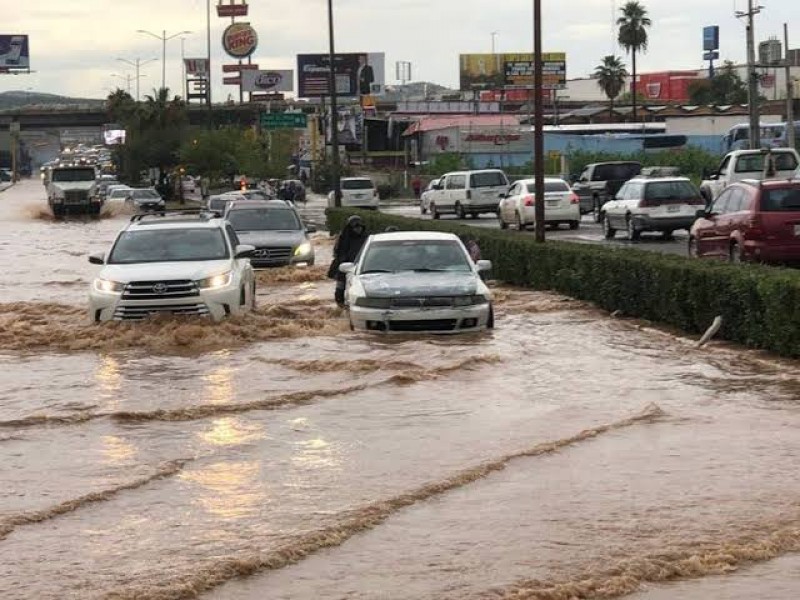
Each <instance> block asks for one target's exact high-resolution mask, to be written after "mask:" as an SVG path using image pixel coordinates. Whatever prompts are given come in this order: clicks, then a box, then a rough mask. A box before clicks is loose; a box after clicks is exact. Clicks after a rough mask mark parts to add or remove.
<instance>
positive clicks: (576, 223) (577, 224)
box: [569, 221, 581, 231]
mask: <svg viewBox="0 0 800 600" xmlns="http://www.w3.org/2000/svg"><path fill="white" fill-rule="evenodd" d="M580 226H581V222H580V221H570V222H569V228H570V229H572V230H573V231H574V230H576V229H577V228H578V227H580Z"/></svg>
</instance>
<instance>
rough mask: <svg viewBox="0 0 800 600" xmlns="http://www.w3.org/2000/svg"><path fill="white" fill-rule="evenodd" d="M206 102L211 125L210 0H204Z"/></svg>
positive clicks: (210, 124)
mask: <svg viewBox="0 0 800 600" xmlns="http://www.w3.org/2000/svg"><path fill="white" fill-rule="evenodd" d="M206 67H207V68H208V72H207V73H206V102H207V103H208V126H209V127H213V122H212V118H211V0H206Z"/></svg>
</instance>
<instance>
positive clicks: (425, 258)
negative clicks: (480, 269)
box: [361, 240, 472, 275]
mask: <svg viewBox="0 0 800 600" xmlns="http://www.w3.org/2000/svg"><path fill="white" fill-rule="evenodd" d="M471 270H472V268H471V266H470V263H469V260H468V258H467V255H466V254H465V253H464V250H463V248H462V247H461V245H460V244H459V243H458V242H456V241H451V240H397V241H395V240H391V241H389V240H387V241H382V242H374V243H372V244H370V245H369V247H368V249H367V252H366V254H365V255H364V260H363V263H362V267H361V274H362V275H363V274H367V273H395V272H397V271H420V272H425V271H453V272H468V271H471Z"/></svg>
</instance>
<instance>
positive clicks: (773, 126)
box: [722, 121, 800, 152]
mask: <svg viewBox="0 0 800 600" xmlns="http://www.w3.org/2000/svg"><path fill="white" fill-rule="evenodd" d="M760 129H761V146H762V147H763V148H786V147H787V146H788V145H789V127H788V123H786V122H783V123H761V124H760ZM794 130H795V132H798V133H800V121H795V122H794ZM722 147H723V150H724V151H725V152H732V151H733V150H749V149H750V124H749V123H739V124H738V125H734V126H733V127H731V128H730V129H729V130H728V133H726V134H725V135H724V136H722Z"/></svg>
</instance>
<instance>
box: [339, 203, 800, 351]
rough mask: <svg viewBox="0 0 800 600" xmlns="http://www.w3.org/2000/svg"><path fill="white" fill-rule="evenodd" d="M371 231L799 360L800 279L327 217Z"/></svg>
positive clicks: (369, 215)
mask: <svg viewBox="0 0 800 600" xmlns="http://www.w3.org/2000/svg"><path fill="white" fill-rule="evenodd" d="M355 213H357V214H359V215H361V216H362V217H363V219H364V222H365V223H366V226H367V229H368V231H371V232H379V231H383V230H384V229H386V227H387V226H388V225H394V226H396V227H398V228H399V229H401V230H427V231H448V232H451V233H455V234H457V235H469V236H471V237H473V238H474V239H475V240H476V241H477V242H478V245H479V246H480V248H481V255H482V256H483V257H484V258H487V259H490V260H491V261H492V263H493V268H494V276H495V277H496V278H497V279H499V280H501V281H505V282H507V283H509V284H512V285H520V286H526V287H530V288H533V289H538V290H555V291H558V292H561V293H564V294H568V295H570V296H573V297H575V298H578V299H581V300H586V301H589V302H592V303H594V304H596V305H597V306H599V307H602V308H604V309H606V310H609V311H614V310H620V311H622V312H623V313H624V314H625V315H628V316H633V317H640V318H644V319H649V320H652V321H657V322H660V323H663V324H666V325H671V326H675V327H678V328H680V329H683V330H684V331H687V332H689V333H701V332H703V331H704V330H705V329H706V328H707V327H708V326H709V325H710V324H711V323H712V321H713V320H714V317H716V316H717V315H721V316H722V319H723V324H722V328H721V329H720V332H719V334H718V335H719V336H720V337H722V338H724V339H727V340H731V341H735V342H739V343H742V344H745V345H748V346H751V347H754V348H763V349H767V350H771V351H774V352H777V353H779V354H783V355H785V356H793V357H797V356H800V273H798V272H796V271H793V270H789V269H781V268H773V267H765V266H761V265H744V266H742V265H729V264H726V263H721V262H715V261H705V260H695V259H689V258H686V257H682V256H674V255H663V254H655V253H651V252H645V251H642V250H635V249H629V248H613V247H603V246H597V245H587V244H575V243H569V242H557V241H549V242H547V243H546V244H537V243H536V242H534V240H533V238H532V237H531V236H522V235H519V234H517V233H516V232H503V231H498V230H486V229H481V228H476V227H470V226H467V225H463V224H460V223H458V222H453V221H421V220H418V219H411V218H408V217H401V216H397V215H390V214H385V213H379V212H372V211H357V210H353V209H328V211H327V216H328V227H329V230H330V231H332V232H336V231H339V230H340V229H341V227H342V225H343V223H344V221H345V220H346V218H347V217H348V216H350V215H351V214H355Z"/></svg>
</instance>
